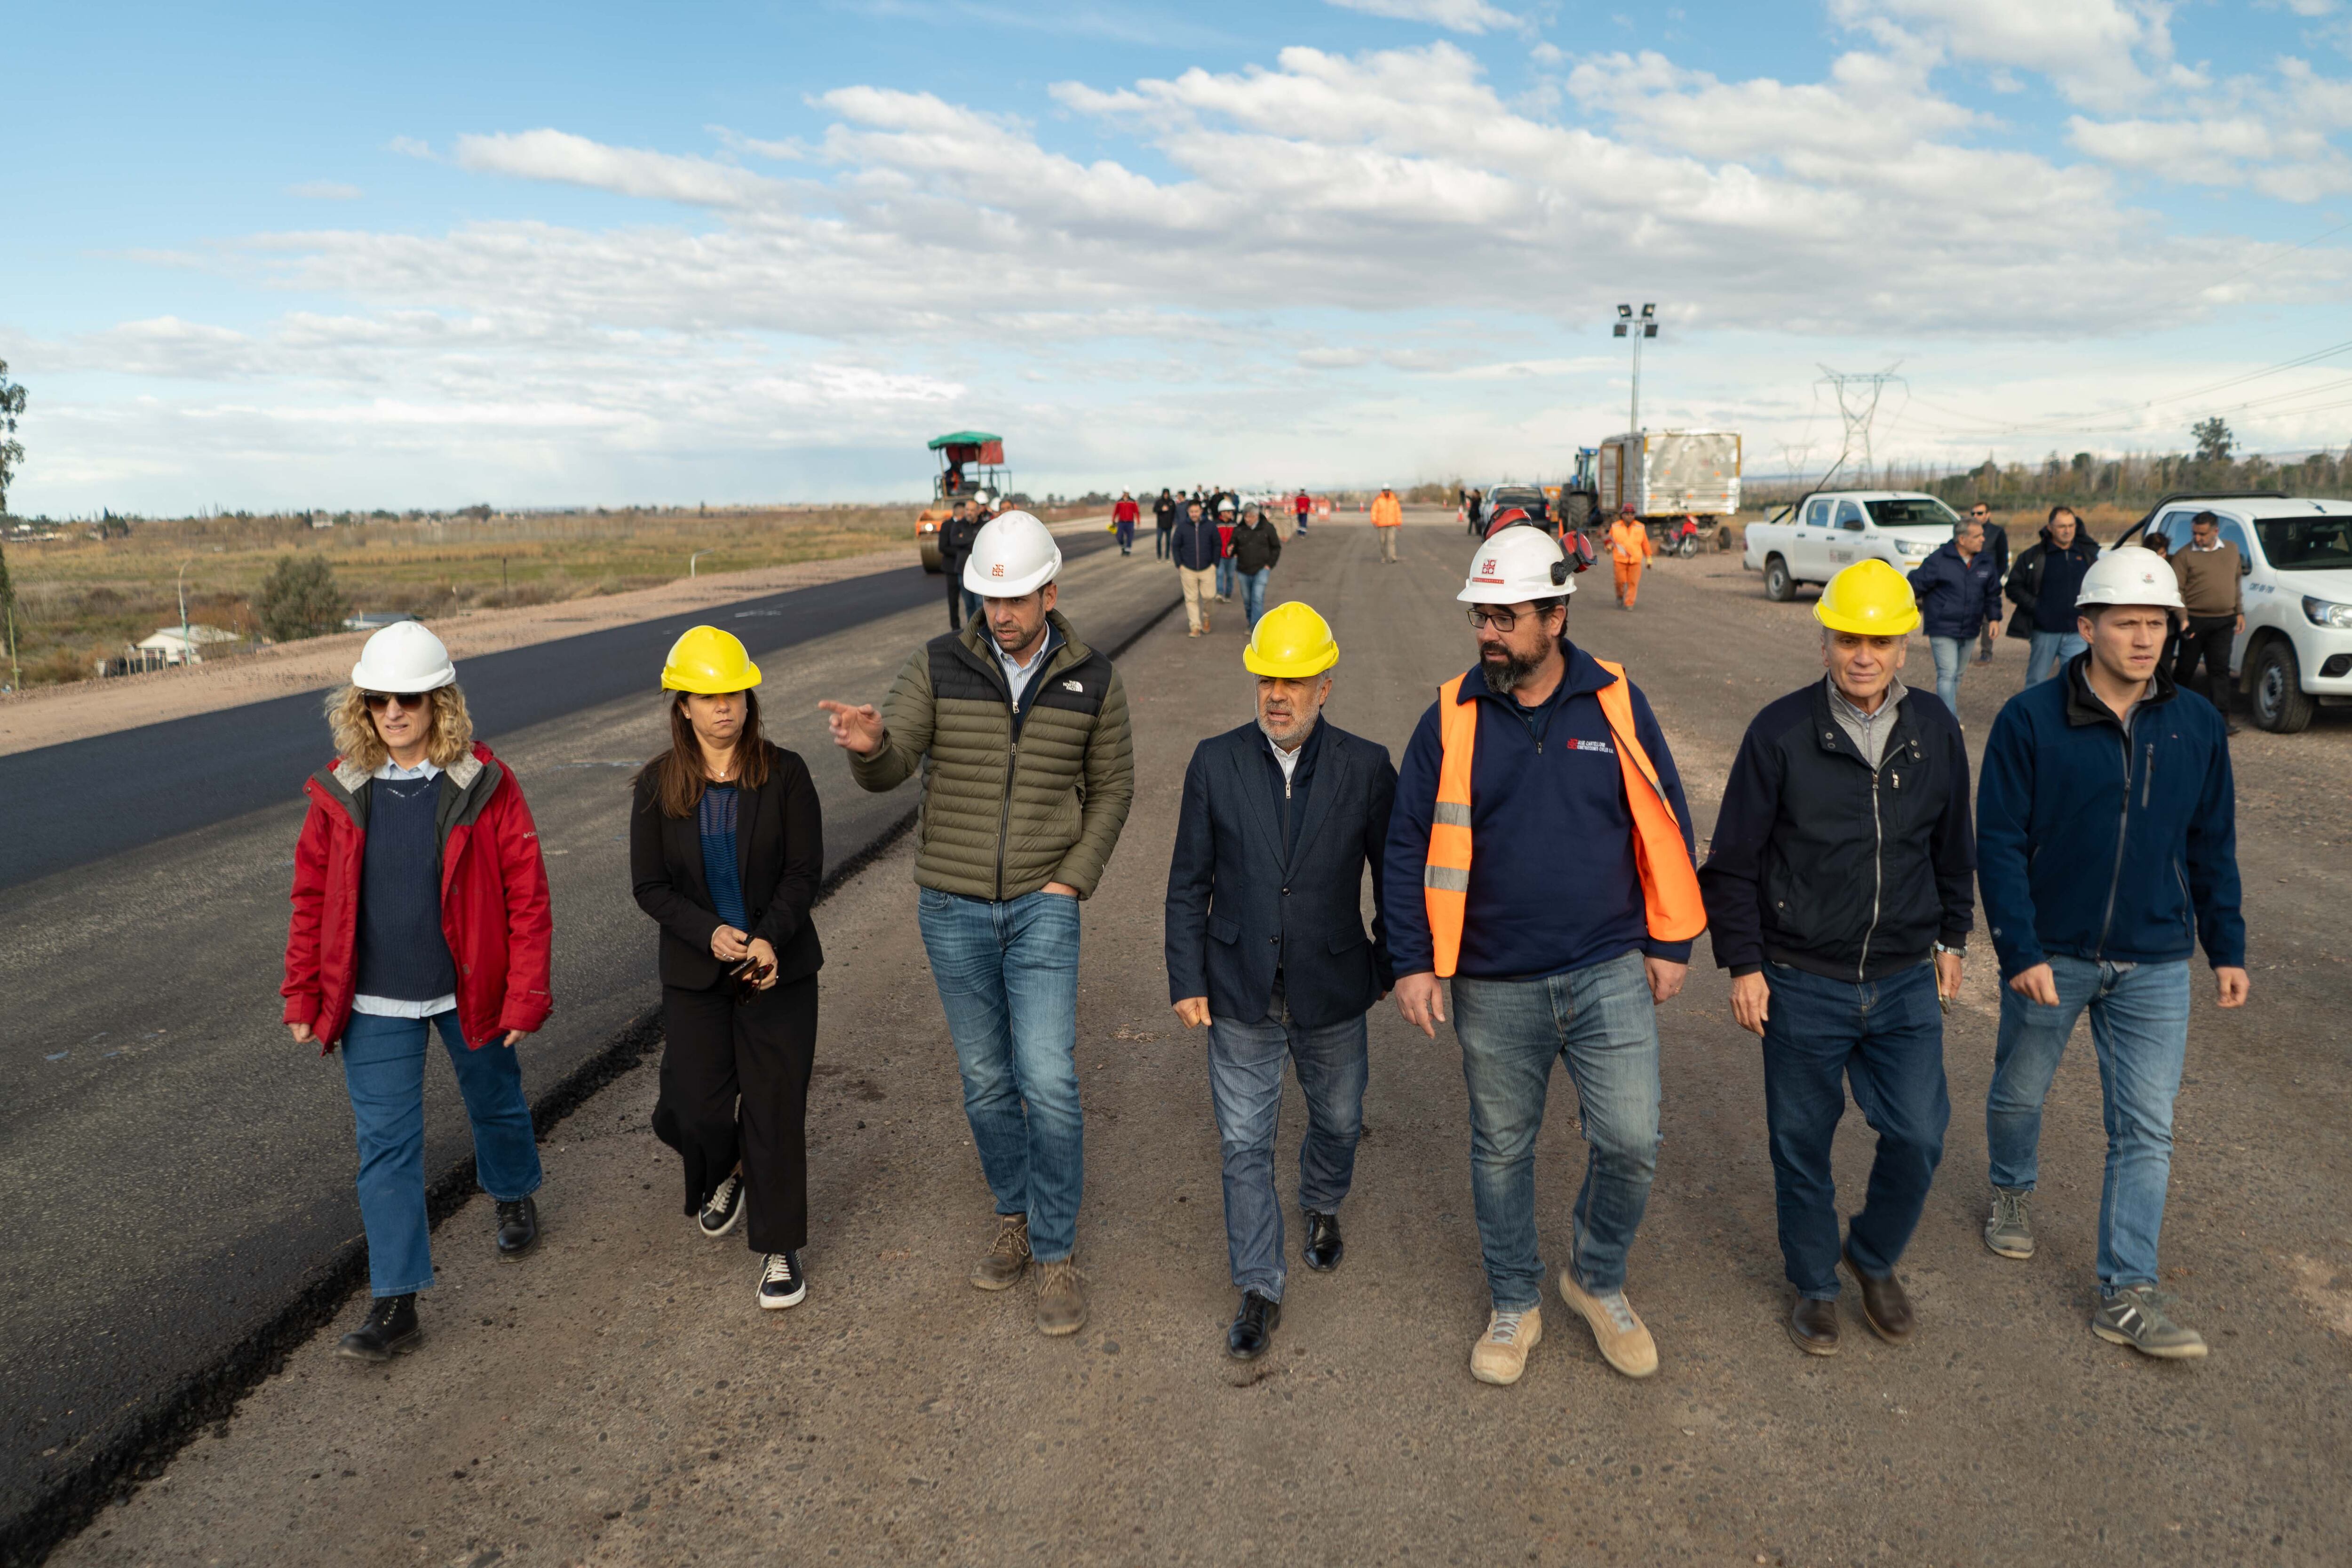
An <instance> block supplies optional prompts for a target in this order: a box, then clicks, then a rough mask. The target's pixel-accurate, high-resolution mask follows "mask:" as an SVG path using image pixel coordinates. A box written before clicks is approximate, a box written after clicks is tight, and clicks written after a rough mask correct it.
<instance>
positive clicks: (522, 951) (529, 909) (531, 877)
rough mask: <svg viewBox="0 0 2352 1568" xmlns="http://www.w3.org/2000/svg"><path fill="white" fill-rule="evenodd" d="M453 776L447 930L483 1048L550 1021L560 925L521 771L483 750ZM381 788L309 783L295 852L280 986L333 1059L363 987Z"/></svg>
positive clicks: (332, 773) (446, 850) (329, 769)
mask: <svg viewBox="0 0 2352 1568" xmlns="http://www.w3.org/2000/svg"><path fill="white" fill-rule="evenodd" d="M442 777H443V778H445V779H446V780H447V781H448V783H447V784H445V785H444V786H443V797H442V804H441V808H440V811H439V813H438V820H437V826H439V829H440V836H441V931H442V934H443V935H444V936H445V937H446V938H447V939H448V942H449V956H450V957H451V958H452V959H453V960H455V961H456V963H457V1025H458V1027H459V1028H461V1029H463V1030H464V1031H465V1035H466V1043H467V1045H469V1046H471V1047H474V1048H475V1049H477V1050H478V1049H480V1048H481V1047H483V1046H485V1045H487V1044H488V1043H490V1042H491V1041H492V1040H494V1039H498V1038H499V1037H502V1036H503V1035H504V1034H505V1033H506V1032H507V1031H508V1030H509V1029H520V1030H522V1031H523V1032H525V1033H526V1034H528V1033H530V1032H531V1031H533V1030H536V1029H537V1028H538V1027H539V1026H541V1024H544V1023H546V1022H547V1015H548V1014H549V1012H550V1011H551V1010H552V1008H553V1007H554V1005H555V1004H554V999H553V998H552V997H551V995H550V994H549V993H548V970H549V963H550V961H551V950H552V948H553V945H554V934H555V923H554V920H553V916H552V913H551V910H550V908H549V903H548V894H547V863H546V861H544V860H543V859H541V858H540V853H539V828H538V826H537V825H536V824H534V823H533V822H532V821H531V816H530V805H527V804H526V803H525V802H524V800H523V798H522V785H521V784H520V783H519V782H518V781H517V780H516V778H515V776H514V774H513V773H510V772H509V771H508V769H507V767H506V765H505V764H504V763H500V762H499V760H498V759H497V758H496V757H494V756H492V755H491V754H490V749H489V748H488V746H485V745H481V744H479V743H477V744H476V745H475V747H474V754H473V755H472V756H470V757H466V758H462V759H460V760H459V761H458V763H457V764H456V765H455V766H453V767H451V768H449V769H447V770H446V771H445V772H444V773H443V774H442ZM369 783H370V781H369V779H368V776H367V775H366V774H365V773H361V772H360V771H359V769H358V768H357V767H356V766H354V765H353V764H352V763H347V762H336V763H330V764H328V765H327V766H326V767H323V768H321V769H320V770H319V771H318V772H317V773H313V774H311V775H310V779H309V780H308V781H307V782H306V783H305V784H303V786H302V793H303V794H304V795H308V796H310V816H307V817H305V818H303V821H302V837H301V838H300V839H299V841H298V842H297V843H296V845H295V847H294V894H293V898H294V918H293V921H292V922H291V924H290V925H289V927H288V929H287V932H286V983H285V984H283V985H281V986H279V987H278V990H279V993H280V994H282V995H284V996H285V998H286V1018H285V1021H286V1022H287V1023H289V1024H308V1025H309V1026H310V1030H311V1032H312V1033H313V1034H315V1035H316V1036H318V1037H319V1054H320V1055H321V1056H324V1055H326V1054H327V1053H328V1052H330V1051H331V1050H333V1049H334V1048H335V1047H336V1045H337V1044H339V1043H340V1042H341V1039H342V1037H343V1027H344V1026H345V1025H347V1024H349V1023H350V1022H351V1016H352V995H353V994H354V993H355V991H356V987H357V981H358V976H359V952H358V944H359V914H360V869H361V866H362V854H363V852H364V850H365V849H366V847H367V798H366V795H365V791H366V789H367V787H368V784H369ZM452 790H454V795H453V794H452V793H451V792H452Z"/></svg>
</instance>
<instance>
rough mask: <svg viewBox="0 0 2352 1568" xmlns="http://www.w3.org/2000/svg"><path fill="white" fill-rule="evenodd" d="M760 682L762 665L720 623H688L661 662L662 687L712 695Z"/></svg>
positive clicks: (748, 686)
mask: <svg viewBox="0 0 2352 1568" xmlns="http://www.w3.org/2000/svg"><path fill="white" fill-rule="evenodd" d="M759 684H760V667H759V666H758V665H756V664H753V663H752V662H751V655H750V654H748V653H746V652H744V651H743V644H742V640H741V639H740V638H739V637H736V636H735V634H734V633H732V632H722V631H720V630H719V628H718V627H717V626H693V627H689V628H688V631H687V633H686V635H685V636H684V637H680V638H678V639H677V641H676V642H674V643H672V644H670V645H669V658H668V659H667V662H665V663H664V664H663V665H662V689H663V690H665V691H695V692H699V693H701V694H702V695H703V696H705V697H712V696H716V695H718V694H719V692H722V691H749V690H750V689H751V688H752V687H754V686H757V685H759Z"/></svg>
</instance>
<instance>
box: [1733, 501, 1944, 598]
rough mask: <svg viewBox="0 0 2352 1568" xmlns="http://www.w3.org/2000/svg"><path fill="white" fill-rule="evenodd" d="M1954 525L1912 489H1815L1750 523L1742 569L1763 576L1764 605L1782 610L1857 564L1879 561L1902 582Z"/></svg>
mask: <svg viewBox="0 0 2352 1568" xmlns="http://www.w3.org/2000/svg"><path fill="white" fill-rule="evenodd" d="M1959 521H1960V518H1959V514H1958V512H1956V511H1954V510H1952V509H1951V508H1950V507H1948V506H1946V505H1945V504H1944V503H1943V502H1942V501H1940V500H1937V499H1936V498H1935V497H1934V496H1931V495H1923V494H1921V493H1920V492H1918V491H1916V490H1815V491H1813V492H1812V493H1811V494H1809V495H1807V496H1805V497H1803V498H1802V499H1801V500H1799V501H1798V502H1797V503H1796V504H1795V505H1794V506H1791V507H1790V508H1788V509H1787V510H1783V511H1780V512H1777V513H1775V514H1774V515H1773V517H1772V519H1771V521H1769V522H1751V523H1749V524H1748V531H1747V545H1746V548H1745V550H1744V551H1743V552H1742V553H1741V555H1740V558H1739V563H1740V564H1741V565H1742V566H1745V567H1746V568H1747V569H1748V571H1750V572H1761V573H1763V574H1764V596H1765V597H1766V598H1768V599H1771V600H1775V601H1777V602H1779V603H1781V604H1786V603H1788V601H1790V599H1793V598H1795V597H1796V596H1797V590H1798V589H1799V588H1800V587H1802V586H1803V585H1804V584H1807V583H1811V584H1814V585H1816V586H1819V585H1821V584H1825V583H1827V582H1828V581H1829V580H1830V579H1831V578H1832V577H1834V576H1835V575H1837V574H1838V573H1839V572H1841V571H1843V570H1844V569H1845V568H1846V567H1848V566H1851V565H1853V563H1855V562H1857V561H1869V560H1873V559H1876V560H1879V561H1884V562H1885V563H1887V564H1888V565H1890V566H1892V567H1894V568H1895V570H1896V571H1898V572H1901V573H1903V574H1905V575H1906V576H1907V575H1909V574H1910V572H1911V569H1912V568H1913V567H1914V566H1916V565H1918V564H1919V563H1921V562H1922V561H1925V560H1926V559H1927V557H1928V556H1930V555H1933V554H1934V553H1936V552H1937V549H1938V548H1940V547H1941V546H1942V545H1943V543H1944V542H1945V541H1947V540H1948V539H1950V538H1951V537H1952V530H1953V529H1955V528H1957V527H1958V525H1959Z"/></svg>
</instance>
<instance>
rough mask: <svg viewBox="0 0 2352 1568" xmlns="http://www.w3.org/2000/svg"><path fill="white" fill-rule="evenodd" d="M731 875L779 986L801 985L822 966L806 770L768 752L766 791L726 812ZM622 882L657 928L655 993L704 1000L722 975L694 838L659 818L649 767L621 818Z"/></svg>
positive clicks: (819, 854) (818, 855)
mask: <svg viewBox="0 0 2352 1568" xmlns="http://www.w3.org/2000/svg"><path fill="white" fill-rule="evenodd" d="M735 863H736V875H737V876H738V877H740V879H742V883H743V910H744V913H745V915H746V916H747V917H748V918H749V919H750V921H751V934H752V935H753V936H756V937H762V938H765V939H766V940H767V942H769V944H770V945H772V947H774V948H775V950H776V979H777V981H778V983H779V984H785V983H789V982H792V981H794V980H805V979H807V978H808V977H809V976H810V975H812V974H814V973H816V972H817V971H818V969H820V968H822V967H823V966H824V949H823V948H821V947H819V946H818V945H817V940H816V927H815V926H814V924H812V923H810V921H809V906H810V905H812V904H814V902H816V889H817V883H818V882H819V881H820V880H822V879H823V878H824V816H823V814H822V811H821V808H820V807H819V806H818V804H817V798H816V784H815V783H814V781H813V780H811V779H810V777H809V771H808V764H807V763H803V762H802V761H801V759H800V758H799V756H798V755H796V754H795V753H793V752H787V751H785V750H783V749H782V747H779V746H775V745H770V746H769V747H768V782H767V783H765V784H761V786H760V787H759V788H757V789H744V790H742V791H741V792H740V800H738V802H737V804H736V817H735ZM629 879H630V881H631V883H632V884H633V885H634V888H635V892H636V896H637V907H638V908H639V909H641V910H645V911H646V913H647V914H649V915H651V916H653V917H654V919H655V920H656V921H660V922H661V979H662V984H665V985H677V986H681V987H683V988H685V989H687V990H689V991H707V990H709V988H710V987H712V986H714V985H716V984H719V981H720V980H721V979H722V978H724V976H725V973H726V968H727V966H726V965H725V964H722V963H719V960H718V959H716V958H714V957H712V956H711V953H710V933H711V932H712V931H717V930H718V929H719V925H720V923H721V922H720V921H719V916H718V913H717V912H716V911H715V910H712V909H711V907H710V903H711V900H710V887H709V883H707V882H705V881H704V880H703V878H702V828H701V825H700V823H699V822H698V820H697V818H696V817H695V816H682V817H677V816H663V815H662V809H661V802H660V800H659V799H658V798H657V797H656V795H655V792H654V769H653V767H652V765H651V764H650V763H649V764H647V765H646V768H645V770H644V771H643V772H642V773H638V775H637V783H636V792H635V800H634V801H633V802H632V803H631V805H630V809H629Z"/></svg>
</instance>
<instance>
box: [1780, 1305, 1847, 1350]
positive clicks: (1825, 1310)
mask: <svg viewBox="0 0 2352 1568" xmlns="http://www.w3.org/2000/svg"><path fill="white" fill-rule="evenodd" d="M1789 1337H1790V1339H1792V1340H1794V1341H1796V1342H1797V1348H1798V1349H1799V1350H1801V1351H1802V1352H1805V1353H1806V1354H1807V1355H1835V1354H1837V1345H1838V1313H1837V1303H1836V1302H1835V1301H1816V1300H1813V1299H1812V1298H1811V1296H1800V1297H1798V1298H1797V1304H1796V1305H1795V1306H1794V1307H1792V1308H1790V1310H1789Z"/></svg>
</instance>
